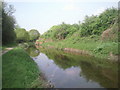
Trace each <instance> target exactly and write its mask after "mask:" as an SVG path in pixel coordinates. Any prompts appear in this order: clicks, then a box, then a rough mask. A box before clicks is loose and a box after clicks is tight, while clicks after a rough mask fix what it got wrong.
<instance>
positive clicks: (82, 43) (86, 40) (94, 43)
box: [42, 37, 118, 58]
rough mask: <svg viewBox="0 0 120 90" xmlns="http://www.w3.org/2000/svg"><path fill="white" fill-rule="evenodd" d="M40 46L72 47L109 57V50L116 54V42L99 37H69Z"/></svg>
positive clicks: (94, 54) (97, 55) (98, 55)
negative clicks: (102, 39)
mask: <svg viewBox="0 0 120 90" xmlns="http://www.w3.org/2000/svg"><path fill="white" fill-rule="evenodd" d="M42 46H54V47H55V48H61V49H63V48H74V49H79V50H86V51H89V53H90V54H91V55H93V56H95V57H99V58H109V55H110V52H112V53H113V54H114V55H118V43H117V42H112V41H101V40H100V37H95V38H91V37H83V38H78V37H70V38H68V39H65V40H60V41H53V42H47V43H43V44H42Z"/></svg>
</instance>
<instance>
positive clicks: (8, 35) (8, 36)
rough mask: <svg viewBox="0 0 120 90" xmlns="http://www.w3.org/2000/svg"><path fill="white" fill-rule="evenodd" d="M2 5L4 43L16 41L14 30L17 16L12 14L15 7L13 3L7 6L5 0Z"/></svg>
mask: <svg viewBox="0 0 120 90" xmlns="http://www.w3.org/2000/svg"><path fill="white" fill-rule="evenodd" d="M0 7H1V6H0ZM2 7H3V8H2V43H3V44H7V43H10V42H13V41H15V38H16V35H15V32H14V27H15V18H14V17H13V15H12V14H13V13H14V12H15V9H14V7H13V6H12V5H9V6H7V4H6V3H4V2H3V3H2Z"/></svg>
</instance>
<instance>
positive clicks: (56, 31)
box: [43, 23, 79, 40]
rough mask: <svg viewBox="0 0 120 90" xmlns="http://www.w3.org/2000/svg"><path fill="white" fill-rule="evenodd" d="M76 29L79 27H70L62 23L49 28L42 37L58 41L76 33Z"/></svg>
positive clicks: (75, 25)
mask: <svg viewBox="0 0 120 90" xmlns="http://www.w3.org/2000/svg"><path fill="white" fill-rule="evenodd" d="M78 27H79V26H78V25H77V24H73V25H70V24H65V23H62V24H60V25H56V26H53V27H51V28H50V30H48V31H47V32H46V33H44V34H43V37H44V38H52V39H58V40H61V39H65V38H66V37H69V36H71V35H72V34H73V33H74V32H75V31H77V30H78V29H79V28H78Z"/></svg>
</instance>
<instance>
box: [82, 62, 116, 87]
mask: <svg viewBox="0 0 120 90" xmlns="http://www.w3.org/2000/svg"><path fill="white" fill-rule="evenodd" d="M80 67H81V70H82V72H81V73H82V75H83V76H84V77H85V78H86V79H87V80H88V81H89V80H93V81H96V82H99V84H100V85H101V86H103V87H108V88H112V87H117V73H115V72H113V71H112V70H110V69H106V68H101V67H97V65H95V64H91V63H88V62H84V61H81V63H80Z"/></svg>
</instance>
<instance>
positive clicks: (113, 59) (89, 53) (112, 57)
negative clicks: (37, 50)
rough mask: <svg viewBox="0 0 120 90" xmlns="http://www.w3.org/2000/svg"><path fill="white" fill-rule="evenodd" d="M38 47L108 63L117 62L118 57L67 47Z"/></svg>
mask: <svg viewBox="0 0 120 90" xmlns="http://www.w3.org/2000/svg"><path fill="white" fill-rule="evenodd" d="M38 46H42V47H45V48H54V49H57V50H62V51H65V52H68V53H76V54H78V55H89V56H92V57H96V58H100V59H107V60H110V61H114V62H117V61H118V57H119V55H118V56H117V55H114V54H112V53H111V54H108V55H102V54H101V55H96V53H93V52H91V51H89V50H81V49H76V48H68V47H65V48H60V47H55V46H52V45H51V46H49V45H42V44H41V45H38Z"/></svg>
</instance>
